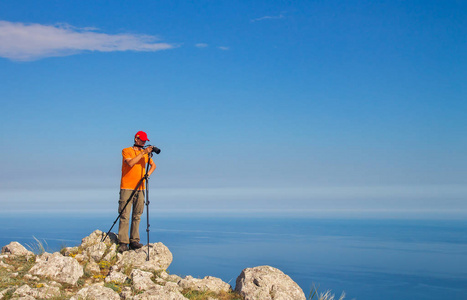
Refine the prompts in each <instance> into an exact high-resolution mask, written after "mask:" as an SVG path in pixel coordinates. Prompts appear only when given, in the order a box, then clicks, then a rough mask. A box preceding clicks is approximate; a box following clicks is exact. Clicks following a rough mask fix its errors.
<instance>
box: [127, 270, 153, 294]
mask: <svg viewBox="0 0 467 300" xmlns="http://www.w3.org/2000/svg"><path fill="white" fill-rule="evenodd" d="M130 277H131V280H132V282H133V289H135V290H136V291H146V290H149V289H151V288H153V287H154V286H155V285H156V284H155V283H154V282H153V281H152V280H151V278H152V277H154V274H152V273H150V272H146V271H142V270H138V269H134V270H133V271H131V274H130Z"/></svg>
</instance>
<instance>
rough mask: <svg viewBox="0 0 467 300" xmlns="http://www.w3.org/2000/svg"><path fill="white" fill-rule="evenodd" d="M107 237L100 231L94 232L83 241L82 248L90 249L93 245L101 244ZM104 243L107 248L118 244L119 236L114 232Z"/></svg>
mask: <svg viewBox="0 0 467 300" xmlns="http://www.w3.org/2000/svg"><path fill="white" fill-rule="evenodd" d="M105 235H106V233H105V232H102V231H100V230H94V231H93V232H92V233H91V234H90V235H88V236H87V237H85V238H83V239H82V240H81V247H82V248H83V249H86V248H89V247H91V246H92V245H95V244H98V243H101V240H102V238H103V237H104V236H105ZM104 243H105V244H106V245H107V246H111V245H112V244H117V243H118V238H117V235H116V234H115V233H113V232H111V233H109V236H108V237H107V238H106V239H105V241H104Z"/></svg>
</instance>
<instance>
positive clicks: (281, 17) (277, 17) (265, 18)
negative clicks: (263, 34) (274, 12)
mask: <svg viewBox="0 0 467 300" xmlns="http://www.w3.org/2000/svg"><path fill="white" fill-rule="evenodd" d="M283 18H285V16H284V15H283V14H280V15H278V16H264V17H260V18H256V19H252V20H251V22H258V21H265V20H277V19H283Z"/></svg>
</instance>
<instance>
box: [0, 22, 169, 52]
mask: <svg viewBox="0 0 467 300" xmlns="http://www.w3.org/2000/svg"><path fill="white" fill-rule="evenodd" d="M174 47H175V45H172V44H168V43H162V42H158V39H157V38H156V37H155V36H151V35H138V34H106V33H99V32H96V28H91V27H88V28H76V27H73V26H70V25H68V24H57V25H42V24H25V23H13V22H8V21H0V57H5V58H9V59H11V60H18V61H30V60H37V59H41V58H45V57H52V56H67V55H73V54H77V53H81V52H84V51H99V52H113V51H145V52H152V51H159V50H166V49H171V48H174Z"/></svg>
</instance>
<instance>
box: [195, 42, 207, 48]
mask: <svg viewBox="0 0 467 300" xmlns="http://www.w3.org/2000/svg"><path fill="white" fill-rule="evenodd" d="M208 46H209V45H208V44H206V43H198V44H196V45H195V47H197V48H206V47H208Z"/></svg>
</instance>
